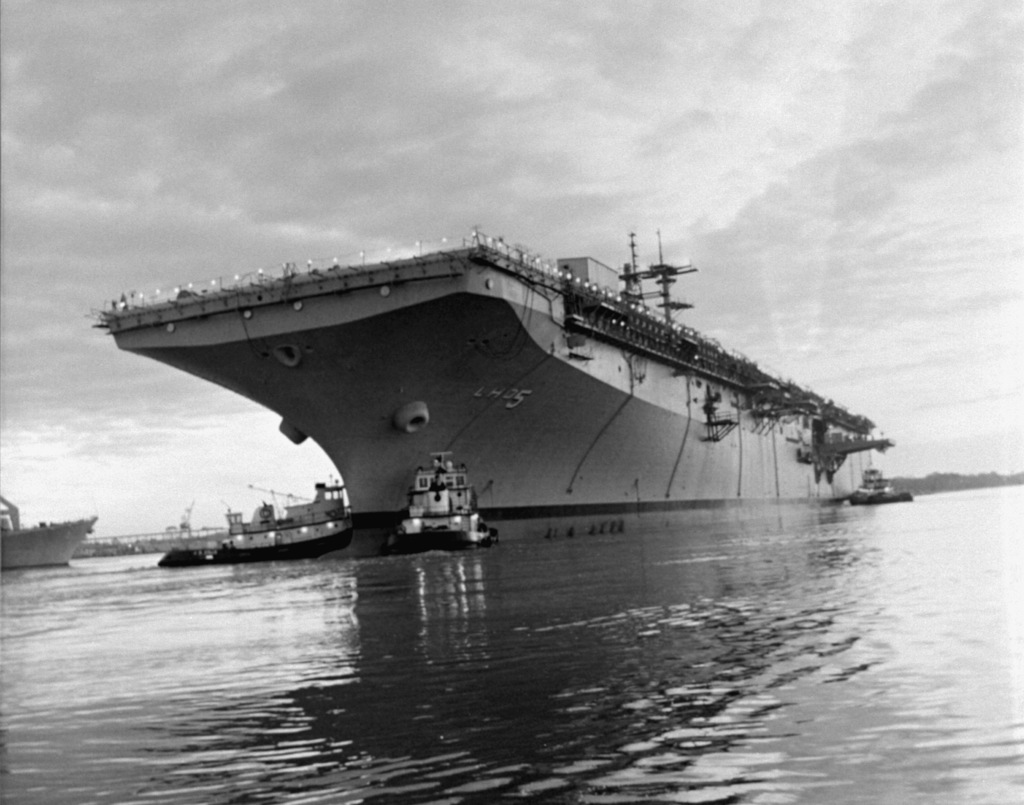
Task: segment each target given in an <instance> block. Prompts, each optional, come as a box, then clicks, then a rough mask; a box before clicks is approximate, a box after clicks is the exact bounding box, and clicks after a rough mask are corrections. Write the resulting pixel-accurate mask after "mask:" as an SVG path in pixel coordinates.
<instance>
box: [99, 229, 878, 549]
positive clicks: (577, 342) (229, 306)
mask: <svg viewBox="0 0 1024 805" xmlns="http://www.w3.org/2000/svg"><path fill="white" fill-rule="evenodd" d="M659 252H660V247H659ZM630 253H631V260H630V262H628V263H625V265H624V266H623V268H622V269H621V271H618V270H615V269H612V268H610V267H609V266H607V265H605V264H603V263H601V262H599V261H597V260H594V259H592V258H589V257H575V258H568V259H560V260H557V261H548V260H545V259H542V258H540V257H538V256H536V255H534V254H532V253H530V252H529V251H528V250H527V249H525V248H523V247H520V246H513V245H509V244H507V243H505V242H504V241H503V240H502V239H495V238H489V237H485V236H484V235H482V234H480V233H478V232H474V233H473V234H472V236H471V237H468V238H465V239H463V240H462V241H461V243H455V244H450V245H449V244H445V245H443V246H442V247H441V248H438V249H436V250H433V251H427V252H425V253H418V254H413V255H411V256H407V257H404V258H401V259H390V260H385V261H382V262H375V263H371V264H366V263H365V262H360V263H359V264H357V265H354V266H353V265H342V264H341V263H340V262H339V261H337V260H334V261H331V260H328V261H320V262H318V263H313V262H309V263H307V264H306V265H305V266H302V267H300V266H298V265H296V264H291V263H289V264H285V266H284V267H283V270H281V271H280V272H275V275H273V276H271V275H270V274H265V273H262V272H260V273H257V274H253V275H248V276H247V277H244V278H243V277H238V278H236V281H234V282H231V283H225V282H223V281H214V282H213V283H212V284H211V285H209V286H206V287H204V289H202V290H197V289H195V288H179V289H175V292H174V293H173V294H171V298H163V299H161V298H160V297H157V298H152V297H150V298H142V297H139V296H136V295H131V296H129V297H125V296H122V297H121V299H120V301H113V302H111V303H110V304H109V306H108V308H107V309H105V310H103V311H101V312H99V323H98V326H100V327H103V328H106V329H107V330H108V331H109V332H110V334H112V335H113V337H114V340H115V342H116V343H117V346H118V347H119V348H121V349H123V350H127V351H129V352H134V353H137V354H139V355H144V356H146V357H149V358H153V359H155V360H158V361H161V362H163V363H166V364H168V365H170V366H174V367H177V368H178V369H181V370H183V371H185V372H189V373H191V374H194V375H197V376H199V377H202V378H205V379H207V380H210V381H211V382H214V383H217V384H219V385H221V386H223V387H225V388H227V389H230V390H232V391H234V392H237V393H238V394H241V395H243V396H245V397H247V398H249V399H251V400H253V401H255V402H257V403H259V404H261V405H263V406H266V407H267V408H269V409H271V410H273V411H275V412H276V413H277V414H279V415H280V416H281V424H280V430H281V432H282V433H283V434H284V435H285V436H287V437H288V438H289V439H291V440H292V441H293V442H295V443H297V444H298V443H301V442H303V441H304V440H305V439H306V438H311V439H313V440H314V441H315V442H316V443H317V444H319V445H320V447H322V448H323V449H324V450H325V451H326V453H327V455H328V456H329V457H330V458H331V460H332V461H333V462H334V464H335V465H336V467H337V468H338V470H339V472H340V473H341V474H342V477H343V478H344V481H345V484H346V486H347V488H348V492H349V497H350V500H351V504H352V508H353V513H354V527H355V532H356V542H355V543H354V546H353V547H354V548H355V549H356V550H357V551H358V550H359V548H358V546H359V545H363V547H364V548H368V549H369V550H371V551H375V550H377V549H378V548H379V545H380V542H381V541H382V540H383V539H384V538H385V536H386V534H387V533H388V531H389V530H391V529H393V528H394V526H395V525H396V524H397V522H398V519H399V518H400V516H401V515H400V512H401V510H402V508H403V506H404V503H405V493H406V486H407V482H408V478H407V476H408V468H409V467H410V466H415V465H416V462H417V460H418V459H419V458H420V457H421V456H422V455H424V454H427V453H432V452H438V451H455V453H456V454H458V455H459V456H460V457H461V458H462V459H464V460H465V461H467V462H468V463H469V464H470V465H471V466H472V467H473V468H474V473H475V478H476V483H477V494H478V501H479V507H480V512H481V515H482V516H484V517H485V518H486V520H487V521H488V522H489V523H491V524H493V525H495V526H497V527H498V528H499V530H500V533H501V535H502V541H503V542H506V541H508V540H510V539H519V538H523V537H540V538H543V537H548V538H555V537H566V536H583V535H585V534H593V533H617V532H628V531H631V530H635V529H638V528H640V527H649V526H656V525H671V526H675V525H679V524H685V523H686V522H691V521H700V520H704V519H709V518H717V517H746V516H760V515H764V514H766V513H772V512H776V511H778V510H779V509H780V508H782V507H788V506H791V505H798V506H800V507H806V506H807V505H808V504H811V505H815V506H820V505H822V504H827V503H838V502H841V501H843V500H844V499H846V498H847V497H849V495H850V493H851V492H852V491H853V489H855V488H856V486H857V483H858V481H859V478H860V472H861V469H862V467H861V466H859V465H860V461H859V457H855V458H854V459H851V460H850V461H847V459H848V457H850V456H853V455H854V454H857V453H861V452H863V451H867V450H871V449H879V450H884V449H885V448H886V447H888V446H890V445H891V442H889V441H888V440H885V439H881V438H876V437H875V436H874V435H873V430H874V424H873V423H872V422H871V421H870V420H869V419H867V418H866V417H864V416H860V415H857V414H854V413H851V412H850V411H848V410H846V409H845V408H843V407H842V406H840V405H838V404H836V403H834V402H832V401H831V400H827V399H825V398H823V397H822V396H820V395H818V394H816V393H814V392H812V391H810V390H809V389H806V388H803V387H801V386H798V385H797V384H796V383H794V382H793V381H790V380H786V379H783V378H780V377H777V376H774V375H772V374H770V373H769V372H767V371H764V370H762V369H761V368H760V367H759V366H758V365H757V364H756V363H755V362H754V361H752V360H750V359H748V358H746V357H744V356H742V355H740V354H738V353H736V352H734V351H731V350H728V349H726V348H724V347H723V346H721V345H720V344H719V343H717V342H716V341H715V340H713V339H711V338H708V337H706V336H704V335H702V334H700V333H699V332H697V331H696V330H694V329H692V328H690V327H688V326H685V325H683V324H681V323H679V322H677V321H675V320H674V314H675V312H676V311H677V310H679V309H681V308H684V307H689V305H686V304H684V303H681V302H678V301H675V300H674V299H673V297H672V295H671V294H670V289H671V286H672V285H673V284H674V283H675V282H676V281H677V278H678V277H679V276H681V275H684V274H686V273H689V272H691V271H695V270H696V268H694V267H693V266H691V265H683V266H676V265H669V264H666V263H664V262H662V261H661V259H660V257H659V262H658V263H657V264H654V265H650V266H647V267H641V266H640V265H639V264H638V262H637V258H636V247H635V240H634V239H633V237H632V236H631V238H630ZM645 282H646V283H648V284H647V285H646V286H645V284H644V283H645ZM652 284H653V289H652ZM649 300H653V304H649ZM844 464H846V466H844ZM854 465H858V466H854ZM367 538H370V539H367Z"/></svg>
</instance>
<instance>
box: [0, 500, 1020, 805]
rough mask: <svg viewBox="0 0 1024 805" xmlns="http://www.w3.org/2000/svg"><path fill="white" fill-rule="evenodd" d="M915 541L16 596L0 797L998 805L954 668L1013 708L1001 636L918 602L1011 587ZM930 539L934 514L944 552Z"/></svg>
mask: <svg viewBox="0 0 1024 805" xmlns="http://www.w3.org/2000/svg"><path fill="white" fill-rule="evenodd" d="M915 505H916V504H915ZM927 511H928V510H927V509H925V513H927ZM905 516H906V515H903V514H900V513H898V512H897V513H894V514H891V515H889V514H882V515H875V514H873V513H864V512H854V511H851V510H849V509H847V510H841V511H831V512H828V513H825V514H823V515H821V516H820V517H819V518H818V519H816V520H808V521H805V522H803V523H802V524H801V525H800V526H799V527H780V528H776V529H772V530H770V531H769V530H762V531H761V532H757V531H755V530H751V529H747V528H744V529H740V528H738V527H736V528H732V527H730V528H720V529H711V528H709V529H707V530H705V531H703V532H700V533H694V534H689V535H687V539H685V540H683V539H680V538H679V535H678V534H671V533H664V532H651V533H646V534H643V535H640V536H638V537H637V538H635V539H632V540H623V539H621V538H620V537H619V536H618V535H614V536H608V535H594V536H593V538H587V539H582V538H581V539H576V540H565V541H561V542H557V543H556V542H553V541H552V542H548V543H545V544H544V545H542V546H541V547H537V546H517V545H514V544H508V545H505V544H502V545H501V546H499V547H497V548H495V549H492V550H489V551H481V552H478V553H468V554H440V553H439V554H425V555H418V556H399V557H388V558H380V559H372V560H365V561H364V560H360V561H351V562H345V561H342V562H331V563H324V564H317V563H294V564H282V565H274V566H266V567H263V568H256V567H251V568H235V569H214V568H201V569H197V570H195V571H185V572H182V573H180V574H179V573H171V574H168V573H167V572H166V571H154V570H150V569H148V568H147V569H121V570H110V571H109V572H107V571H104V573H102V574H99V575H94V576H92V577H91V578H90V577H88V575H87V574H86V575H85V576H83V575H82V574H77V575H76V574H74V573H71V574H69V575H66V576H61V575H59V574H58V575H56V576H46V577H44V581H43V582H36V583H33V584H27V583H26V584H23V583H22V582H21V580H17V579H16V580H15V583H14V584H12V585H5V589H4V608H5V613H4V614H5V619H4V633H3V636H4V653H5V657H4V660H5V662H4V670H3V679H4V702H3V705H4V706H3V723H2V726H3V729H4V733H3V737H2V740H3V742H4V744H5V748H6V754H5V755H4V757H3V760H2V761H0V762H2V763H3V767H4V770H5V772H6V774H5V777H4V780H3V784H4V789H5V795H6V794H8V793H10V796H11V801H18V802H46V803H86V802H88V803H127V802H147V803H193V802H197V801H201V802H204V803H225V804H226V803H237V802H302V803H319V802H323V803H336V802H365V801H367V800H374V801H377V802H382V803H388V802H401V803H420V802H422V803H428V802H429V803H442V802H446V803H456V802H458V803H477V802H479V803H485V802H486V803H490V802H494V801H495V800H497V799H504V798H513V799H526V800H528V801H543V802H556V803H559V802H592V803H612V802H614V803H622V802H652V801H653V802H721V803H726V802H730V803H732V802H758V803H768V802H771V803H784V802H819V801H829V802H859V801H901V802H904V801H906V802H926V801H928V802H930V801H932V800H933V799H934V798H935V795H936V793H937V791H940V790H941V791H942V793H943V794H945V795H946V799H947V800H948V799H950V796H949V793H950V791H956V790H958V787H959V788H962V789H963V790H965V791H966V790H970V791H971V793H972V794H977V791H978V789H977V787H976V786H974V787H971V786H970V784H971V783H972V781H977V780H978V779H980V778H982V777H987V778H999V777H1000V775H1001V776H1002V779H1004V780H1009V772H1007V771H1006V769H1008V768H1010V764H1012V763H1013V762H1014V761H1015V760H1019V751H1018V750H1017V748H1016V746H1017V745H1016V744H1015V743H1014V740H1013V738H1014V733H1013V730H1014V729H1017V728H1020V726H1021V724H1020V723H1019V722H1017V723H1013V722H1010V721H1008V720H1005V719H1004V721H1002V722H1000V721H999V720H998V719H988V717H989V716H991V715H992V712H994V705H992V706H990V709H989V710H980V711H978V712H982V713H984V715H985V718H980V719H978V718H975V719H972V718H970V717H967V716H965V715H964V713H965V712H966V713H968V714H970V713H974V712H975V710H974V709H967V710H965V707H967V706H968V705H969V704H970V702H971V700H970V697H967V696H963V695H959V694H955V693H953V691H955V690H956V686H957V685H958V684H961V683H963V682H964V677H963V675H962V674H961V675H958V673H957V671H958V667H959V666H963V667H966V668H967V669H968V671H969V673H971V674H974V675H976V676H977V677H979V678H982V679H985V680H987V681H988V683H989V684H993V685H995V686H996V692H997V693H998V694H999V695H1000V696H1002V695H1003V694H1005V693H1006V690H1004V687H1005V688H1006V689H1009V688H1011V687H1012V685H1005V684H1004V682H1003V677H1002V676H1001V674H1002V669H1001V667H1000V666H998V662H997V661H995V660H992V659H991V658H992V657H993V647H994V646H998V645H999V644H998V640H996V638H993V637H992V635H993V634H996V635H997V633H998V630H996V629H991V628H989V629H987V630H981V631H980V632H979V631H978V630H977V629H973V628H971V626H970V625H968V626H967V627H964V628H962V629H961V630H960V631H957V629H958V621H957V619H956V617H955V616H956V614H957V612H956V610H955V607H956V604H955V602H950V601H948V600H947V599H945V598H943V596H942V595H941V593H940V592H938V591H936V589H935V588H934V587H933V586H929V583H928V582H929V579H932V578H936V577H938V578H943V579H944V578H946V577H947V576H949V575H950V574H960V575H959V576H956V584H957V585H959V588H958V589H960V590H962V591H965V592H966V591H971V592H972V594H973V595H974V596H975V597H974V599H973V600H972V602H971V604H970V607H969V608H967V609H964V607H965V605H963V604H961V605H960V606H961V609H962V610H964V611H969V612H989V611H990V610H989V609H988V608H987V604H986V601H987V599H985V598H984V593H985V592H986V591H987V590H988V586H986V585H989V586H991V585H990V584H989V583H990V582H991V580H992V573H993V572H994V571H993V567H995V568H998V564H994V563H993V562H987V561H986V560H985V558H984V556H981V557H979V556H977V555H972V561H973V564H972V562H964V561H955V562H952V563H950V562H948V561H947V562H945V564H943V561H944V554H943V553H942V551H941V550H939V551H937V550H936V545H937V543H936V540H937V536H936V533H935V532H934V531H932V530H928V531H927V532H926V533H925V536H926V537H927V539H926V540H922V541H918V542H914V541H913V539H912V537H911V536H908V535H910V534H911V533H912V532H911V531H909V530H908V529H907V528H906V527H905V526H900V529H899V530H895V531H894V530H893V528H892V527H891V526H886V523H888V522H890V521H889V520H887V519H886V518H891V517H894V518H901V517H905ZM921 517H924V515H919V518H921ZM943 519H946V520H948V519H949V513H948V511H947V512H945V513H944V514H943V515H942V516H941V517H937V518H936V521H935V522H936V523H939V525H936V528H940V527H941V523H940V521H941V520H943ZM916 522H918V523H920V522H922V519H918V520H917V521H916ZM887 528H888V529H889V530H886V529H887ZM957 536H958V535H957ZM956 544H957V543H956V542H955V540H951V542H950V543H949V544H948V545H941V546H940V547H941V548H942V550H945V551H948V550H952V549H953V548H952V547H951V546H955V545H956ZM907 554H909V555H910V556H911V558H912V562H910V563H909V564H908V562H907V559H906V556H907ZM90 567H100V565H99V564H96V565H90ZM105 567H107V568H113V567H114V566H113V565H106V566H105ZM996 572H998V571H996ZM969 576H970V577H973V580H972V578H968V577H969ZM5 581H6V578H5ZM997 586H998V585H997ZM998 594H999V595H1002V591H1001V589H1000V590H999V592H998ZM951 612H952V614H950V613H951ZM12 616H13V617H12ZM922 623H923V624H924V626H923V627H922ZM977 623H979V624H980V623H981V621H978V622H977ZM985 623H986V625H995V624H994V623H993V624H989V623H988V622H985ZM932 624H941V628H940V629H939V630H938V632H937V633H936V632H933V631H932V629H931V628H930V625H932ZM999 639H1001V638H999ZM994 640H995V641H996V642H993V641H994ZM913 651H919V652H921V651H927V652H942V651H946V652H950V651H952V654H953V656H954V657H957V658H958V663H955V664H942V663H936V662H934V660H932V661H931V662H932V664H931V665H925V666H922V665H921V664H920V663H919V662H918V661H917V659H916V656H915V655H912V654H908V652H913ZM55 653H57V654H59V659H60V662H59V663H53V662H52V661H51V658H52V657H53V656H54V654H55ZM979 657H982V658H984V660H979V659H977V658H979ZM970 658H974V659H973V660H972V661H971V662H963V660H965V659H970ZM1000 686H1003V687H1000ZM993 695H994V694H992V692H991V691H988V692H986V693H985V695H984V696H982V695H981V694H978V695H977V697H976V698H977V699H978V700H979V701H980V700H981V699H982V698H985V699H986V700H993V699H992V696H993ZM1003 700H1004V699H1003V698H999V696H996V698H995V699H994V701H999V702H1002V701H1003ZM971 707H973V705H971ZM986 719H988V720H986ZM993 724H994V725H996V726H992V725H993ZM921 749H926V750H927V752H921V751H920V750H921ZM907 769H912V770H913V773H912V774H910V775H909V776H908V775H907V773H906V772H907ZM936 781H938V782H936ZM940 783H941V787H940ZM1011 787H1012V783H1011V782H1007V783H1006V784H1005V786H1004V787H1003V788H1000V789H999V790H998V793H999V794H1002V793H1005V791H1006V790H1010V789H1011ZM953 798H954V799H955V797H953ZM1002 798H1003V799H1004V800H1005V799H1006V797H1002ZM972 799H977V800H978V801H985V799H984V797H980V798H979V797H972ZM964 801H966V800H964ZM989 801H999V799H998V798H995V797H993V798H992V799H991V800H989Z"/></svg>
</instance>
